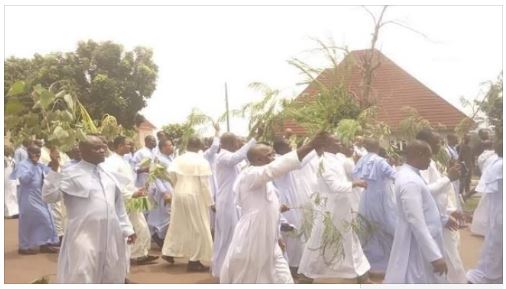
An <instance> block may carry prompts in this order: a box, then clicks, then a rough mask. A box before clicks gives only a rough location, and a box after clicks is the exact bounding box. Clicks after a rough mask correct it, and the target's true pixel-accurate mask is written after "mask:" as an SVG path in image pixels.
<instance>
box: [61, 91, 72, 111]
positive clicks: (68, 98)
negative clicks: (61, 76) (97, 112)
mask: <svg viewBox="0 0 506 289" xmlns="http://www.w3.org/2000/svg"><path fill="white" fill-rule="evenodd" d="M63 99H64V100H65V103H67V107H68V109H69V110H70V111H72V112H74V99H72V95H70V94H65V95H64V96H63Z"/></svg>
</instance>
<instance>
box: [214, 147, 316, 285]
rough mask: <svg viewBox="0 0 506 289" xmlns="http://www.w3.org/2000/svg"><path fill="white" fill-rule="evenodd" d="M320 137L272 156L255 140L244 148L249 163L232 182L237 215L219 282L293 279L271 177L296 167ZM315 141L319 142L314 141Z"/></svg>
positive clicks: (279, 207) (287, 281)
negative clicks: (239, 212)
mask: <svg viewBox="0 0 506 289" xmlns="http://www.w3.org/2000/svg"><path fill="white" fill-rule="evenodd" d="M321 139H322V137H317V138H316V139H315V140H314V141H312V142H310V143H309V144H307V145H305V146H303V147H301V148H300V149H298V150H297V151H296V152H295V151H294V152H290V153H287V154H285V155H283V156H281V157H279V158H277V159H274V150H273V149H272V147H270V146H267V145H264V144H259V145H255V146H253V147H252V148H251V149H250V150H249V151H248V153H247V154H248V160H249V161H250V163H251V166H249V167H248V168H246V169H245V170H244V171H242V172H241V174H240V175H239V177H238V178H237V180H236V181H235V183H234V191H236V192H237V203H238V205H239V206H240V207H241V218H240V220H239V222H238V223H237V226H236V228H235V230H234V235H233V238H232V241H231V243H230V246H229V249H228V251H227V254H226V257H225V260H224V262H223V266H222V268H221V272H220V283H293V279H292V276H291V273H290V269H289V267H288V264H287V261H286V260H285V258H284V257H283V253H282V251H281V248H280V246H279V240H280V235H279V232H278V225H279V220H280V210H281V206H280V203H279V199H278V197H277V194H276V188H275V187H274V186H273V184H272V181H273V180H274V179H276V178H278V177H280V176H282V175H285V174H286V173H288V172H289V171H290V170H294V169H297V168H299V167H300V164H301V162H300V160H302V159H303V158H304V157H305V156H306V155H307V154H308V153H309V152H311V151H312V150H313V149H314V148H315V147H316V146H317V145H318V143H319V142H320V143H321ZM318 141H319V142H318Z"/></svg>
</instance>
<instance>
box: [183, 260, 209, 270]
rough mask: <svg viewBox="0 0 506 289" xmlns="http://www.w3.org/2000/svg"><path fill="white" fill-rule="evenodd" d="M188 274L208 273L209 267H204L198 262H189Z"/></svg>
mask: <svg viewBox="0 0 506 289" xmlns="http://www.w3.org/2000/svg"><path fill="white" fill-rule="evenodd" d="M186 271H187V272H208V271H209V267H207V266H204V265H202V263H200V261H196V262H192V261H190V262H188V267H186Z"/></svg>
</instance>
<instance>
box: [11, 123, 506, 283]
mask: <svg viewBox="0 0 506 289" xmlns="http://www.w3.org/2000/svg"><path fill="white" fill-rule="evenodd" d="M215 131H216V133H215V136H214V138H212V139H208V140H206V141H204V140H202V139H201V138H200V137H197V136H192V137H190V138H189V139H188V140H187V142H186V146H185V147H179V148H176V147H174V144H173V142H172V140H170V139H169V138H168V137H167V135H166V134H165V133H164V132H163V131H160V132H158V133H157V135H156V138H155V137H154V136H151V135H149V136H147V137H145V139H144V146H143V147H142V148H140V149H138V150H135V149H134V143H133V141H132V140H131V139H129V138H127V137H124V136H117V137H116V138H115V139H114V140H113V141H112V142H109V143H108V142H107V141H106V140H105V139H104V138H103V137H102V136H100V135H88V136H86V138H85V139H83V140H81V141H80V142H78V143H76V145H75V146H74V147H73V148H72V149H71V150H70V151H69V152H67V153H63V152H60V151H59V150H58V149H57V148H56V147H54V146H49V147H47V146H45V145H44V142H43V141H42V140H31V139H27V140H26V141H24V142H23V143H22V144H21V145H20V146H19V147H18V148H16V150H15V151H13V150H12V149H10V148H8V147H6V149H5V162H4V167H5V212H6V217H9V218H19V247H18V248H19V249H18V252H19V254H23V255H32V254H38V253H49V254H51V253H54V254H59V256H58V267H57V282H59V283H125V282H129V280H128V279H127V275H128V272H129V270H130V266H142V265H148V264H153V263H156V262H159V261H160V260H158V259H159V258H161V259H162V260H163V261H165V262H167V263H169V264H174V263H175V262H181V261H180V260H187V261H188V263H187V270H188V271H189V272H208V271H209V272H210V273H211V274H212V275H213V276H214V277H216V278H218V280H219V281H220V283H294V282H295V281H296V282H312V280H314V279H318V278H344V279H356V281H357V282H358V283H370V282H371V279H373V280H383V282H384V283H502V139H498V138H496V139H495V140H494V139H493V137H492V136H490V135H489V134H488V133H487V132H486V130H481V131H480V134H479V136H480V142H479V145H478V146H477V148H473V147H472V146H471V144H470V136H466V137H464V138H463V139H462V141H460V142H459V139H458V137H457V136H455V135H454V134H449V135H447V136H446V138H445V139H443V136H442V135H440V134H438V133H436V132H435V131H433V130H431V129H423V130H421V131H420V132H418V134H417V136H416V140H414V141H412V142H410V143H408V144H406V145H405V147H404V148H403V149H402V159H401V160H399V159H392V158H389V157H387V156H386V155H385V154H384V152H385V148H382V147H381V146H380V144H379V143H378V141H377V140H375V139H372V138H362V137H358V138H357V139H356V142H355V143H354V144H353V145H344V144H343V143H341V141H340V140H339V139H338V138H337V137H336V136H334V135H331V134H329V133H326V132H321V133H318V134H317V135H316V136H314V137H313V138H311V139H308V140H306V141H305V142H302V143H299V144H298V145H297V144H296V143H295V141H294V139H293V138H292V136H291V132H290V131H286V132H285V135H280V136H278V137H276V138H275V139H274V140H273V141H272V143H265V142H258V141H257V140H256V139H258V137H259V135H260V134H261V132H258V135H256V136H254V137H251V138H250V139H249V140H248V139H244V138H241V137H238V136H236V135H235V134H233V133H230V132H226V133H223V134H220V132H219V127H217V126H216V127H215ZM441 151H444V152H446V154H447V156H448V159H449V161H448V162H446V163H442V162H441V161H439V160H438V159H437V158H436V157H435V156H436V155H438V154H439V153H440V152H441ZM179 152H181V153H179ZM153 164H155V165H153ZM160 166H161V167H162V168H163V171H164V172H165V173H164V174H154V173H153V170H154V169H156V168H159V167H160ZM473 176H480V179H479V182H478V185H477V186H476V187H475V188H474V187H473V186H472V185H471V183H472V182H471V180H472V177H473ZM475 193H478V194H480V195H481V198H480V202H479V204H478V207H477V209H476V210H475V212H474V215H473V216H472V223H471V231H472V232H473V233H474V234H477V235H482V236H484V243H483V245H482V248H481V253H480V257H479V260H478V262H477V264H476V266H474V269H471V270H469V271H467V272H466V271H465V269H464V266H463V263H462V260H461V257H460V253H459V252H460V249H459V248H460V247H461V243H460V234H459V230H461V229H462V228H464V227H465V226H466V225H467V223H469V222H470V219H471V218H470V216H469V215H467V214H466V212H465V211H464V210H463V204H464V202H465V201H466V200H468V199H469V198H470V196H472V195H473V194H475ZM140 198H145V199H147V200H148V202H149V203H150V204H151V205H150V206H149V209H145V210H139V209H137V210H136V209H132V206H129V205H128V204H130V203H131V202H132V201H135V200H137V199H140ZM307 212H310V213H311V214H307ZM359 220H361V222H362V223H363V224H366V225H365V226H362V227H360V228H362V230H364V228H365V232H360V229H356V227H357V226H356V224H357V223H358V221H359ZM308 224H309V225H308ZM364 236H365V237H364ZM329 240H330V241H329ZM152 244H156V245H157V246H158V247H159V248H160V249H161V256H154V255H150V253H149V252H150V249H151V246H152ZM322 248H324V249H322ZM329 260H330V261H329ZM163 261H162V262H163ZM207 265H210V267H208V266H207Z"/></svg>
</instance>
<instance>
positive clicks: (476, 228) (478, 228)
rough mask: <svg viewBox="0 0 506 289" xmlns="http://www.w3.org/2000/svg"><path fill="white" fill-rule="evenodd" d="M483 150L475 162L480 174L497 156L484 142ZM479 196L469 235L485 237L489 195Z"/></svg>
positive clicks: (479, 193)
mask: <svg viewBox="0 0 506 289" xmlns="http://www.w3.org/2000/svg"><path fill="white" fill-rule="evenodd" d="M484 145H485V150H484V151H483V153H481V155H480V156H479V157H478V160H477V161H476V163H477V165H478V168H479V169H480V172H482V174H483V173H484V172H485V170H486V169H487V167H488V166H489V165H490V164H491V163H492V162H494V161H495V160H496V159H497V158H498V156H497V154H496V153H495V151H494V150H493V149H492V148H491V143H490V142H485V143H484ZM478 195H480V201H479V202H478V206H476V209H475V210H474V213H473V221H472V222H471V228H470V229H471V233H473V235H478V236H485V235H486V233H487V227H488V220H489V218H490V217H489V211H488V206H489V205H488V201H489V198H488V197H489V194H483V193H481V192H478Z"/></svg>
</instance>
